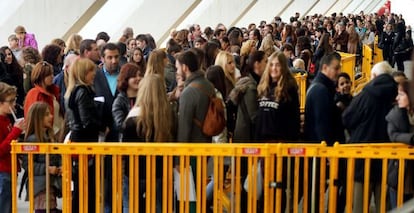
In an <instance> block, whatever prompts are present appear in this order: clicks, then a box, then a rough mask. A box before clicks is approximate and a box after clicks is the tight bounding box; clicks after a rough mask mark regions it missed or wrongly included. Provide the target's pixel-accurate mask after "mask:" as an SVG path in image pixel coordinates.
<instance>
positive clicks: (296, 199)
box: [12, 142, 414, 212]
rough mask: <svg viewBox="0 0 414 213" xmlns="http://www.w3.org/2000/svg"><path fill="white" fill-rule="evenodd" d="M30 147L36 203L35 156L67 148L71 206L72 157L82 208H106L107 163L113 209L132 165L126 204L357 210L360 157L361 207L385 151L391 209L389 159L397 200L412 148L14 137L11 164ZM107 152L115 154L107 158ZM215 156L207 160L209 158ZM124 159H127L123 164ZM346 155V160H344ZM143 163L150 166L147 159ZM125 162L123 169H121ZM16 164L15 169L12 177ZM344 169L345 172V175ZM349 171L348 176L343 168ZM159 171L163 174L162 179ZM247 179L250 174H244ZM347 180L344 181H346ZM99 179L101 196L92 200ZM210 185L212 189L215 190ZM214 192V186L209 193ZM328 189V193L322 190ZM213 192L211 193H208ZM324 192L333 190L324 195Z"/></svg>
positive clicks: (65, 174) (65, 202) (66, 198)
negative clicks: (341, 207)
mask: <svg viewBox="0 0 414 213" xmlns="http://www.w3.org/2000/svg"><path fill="white" fill-rule="evenodd" d="M22 154H27V155H28V162H29V163H28V165H29V166H28V168H29V170H28V172H29V179H28V180H29V181H28V184H29V203H30V205H29V206H30V208H29V210H30V211H31V212H33V210H34V203H33V202H34V196H35V195H34V192H33V185H34V178H35V177H34V176H33V171H32V168H33V156H34V155H38V154H58V155H61V156H62V195H63V196H62V209H63V212H72V211H73V209H72V191H71V182H72V178H73V177H72V169H73V160H74V159H77V161H78V171H79V172H78V174H77V175H78V178H79V196H78V199H79V208H80V209H79V212H88V205H94V206H95V210H96V212H102V211H103V208H104V207H103V202H104V201H103V200H104V199H103V194H104V193H103V192H104V190H103V189H104V187H108V186H103V183H104V182H105V178H108V177H104V175H103V174H104V172H103V170H105V169H108V166H111V167H112V175H111V178H112V186H111V188H112V194H110V196H111V197H112V212H122V208H123V205H122V200H123V199H122V196H123V187H122V186H123V184H124V183H123V182H122V176H123V175H124V174H125V170H129V186H128V191H129V192H128V194H129V198H128V203H129V212H140V211H139V210H140V209H142V208H143V205H144V206H145V211H146V212H156V210H161V212H208V211H212V212H242V210H243V212H256V211H259V210H260V211H262V212H284V211H285V210H286V209H287V210H289V211H293V212H299V211H300V210H302V211H301V212H324V211H325V203H327V207H328V208H327V211H328V212H337V208H338V202H339V201H340V199H342V201H344V202H345V203H346V204H345V206H346V207H345V210H346V212H352V207H353V188H354V184H355V180H354V175H355V162H356V160H358V159H364V160H365V162H364V165H365V168H364V170H365V177H364V182H363V210H364V212H368V205H369V202H370V197H371V195H370V194H369V191H370V190H369V188H368V187H369V182H370V174H371V173H372V172H370V166H371V160H374V159H380V160H381V162H382V172H381V173H378V174H375V175H378V176H379V177H380V180H381V182H380V184H381V197H380V203H378V204H377V206H378V207H379V208H380V211H381V212H385V211H386V205H385V203H386V202H385V201H386V196H385V195H386V191H387V173H388V167H387V165H388V161H389V160H392V159H397V160H398V161H399V168H398V187H397V189H396V191H397V195H398V201H397V205H398V207H401V206H402V205H403V193H404V187H403V186H404V172H405V166H404V165H405V161H406V160H412V159H414V150H413V149H411V148H410V147H409V146H407V145H404V144H396V143H391V144H351V145H348V144H346V145H341V144H335V145H334V146H333V147H328V146H326V144H325V143H321V144H306V143H304V144H282V143H277V144H193V143H69V144H50V143H16V142H13V143H12V168H16V167H17V163H18V155H22ZM104 156H112V158H111V165H105V167H104V160H103V158H104ZM210 160H212V162H211V163H210V165H212V168H208V167H209V166H208V165H209V163H208V162H209V161H210ZM91 161H93V162H94V165H95V170H94V171H95V174H96V175H95V180H94V182H92V183H90V182H88V177H89V175H91V174H88V166H89V165H90V162H91ZM125 162H129V165H128V167H125ZM342 162H346V163H347V165H346V167H341V166H340V165H341V163H342ZM143 165H145V168H142V166H143ZM123 167H124V169H122V168H123ZM16 172H17V171H15V170H13V174H12V177H16V176H17V174H16ZM340 175H342V177H340ZM344 175H345V176H344ZM157 178H158V180H157ZM341 178H342V179H344V180H346V185H344V186H346V187H345V188H342V189H341V190H340V191H342V193H345V195H346V196H345V198H338V197H337V195H338V190H339V187H341V184H340V179H341ZM246 179H248V181H246ZM344 183H345V182H344ZM16 184H17V180H16V179H15V178H13V180H12V194H13V205H12V206H13V212H17V190H16V189H17V186H16ZM90 184H94V186H95V194H96V202H95V203H90V202H88V201H89V199H90V197H89V196H88V194H89V192H88V189H89V186H90ZM211 189H212V190H211ZM211 193H212V194H211ZM326 193H327V196H325V194H326ZM211 195H212V196H211ZM325 197H328V199H326V198H325Z"/></svg>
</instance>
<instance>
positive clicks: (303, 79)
mask: <svg viewBox="0 0 414 213" xmlns="http://www.w3.org/2000/svg"><path fill="white" fill-rule="evenodd" d="M307 78H308V75H307V74H303V75H302V74H300V73H298V74H296V75H295V79H296V83H297V84H298V88H299V103H300V112H301V113H304V112H305V102H306V84H307Z"/></svg>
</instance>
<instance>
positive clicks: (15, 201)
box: [11, 140, 17, 213]
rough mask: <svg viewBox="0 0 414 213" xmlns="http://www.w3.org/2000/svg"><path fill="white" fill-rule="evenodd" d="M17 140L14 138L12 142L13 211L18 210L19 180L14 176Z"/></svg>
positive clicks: (15, 174) (14, 212) (15, 173)
mask: <svg viewBox="0 0 414 213" xmlns="http://www.w3.org/2000/svg"><path fill="white" fill-rule="evenodd" d="M16 143H17V141H15V140H13V141H12V142H11V168H12V171H11V176H12V177H13V178H11V182H12V185H11V187H12V212H13V213H16V212H17V180H16V178H14V177H17V170H16V168H17V153H16V147H15V145H16Z"/></svg>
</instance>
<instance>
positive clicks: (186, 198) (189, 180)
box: [184, 156, 193, 213]
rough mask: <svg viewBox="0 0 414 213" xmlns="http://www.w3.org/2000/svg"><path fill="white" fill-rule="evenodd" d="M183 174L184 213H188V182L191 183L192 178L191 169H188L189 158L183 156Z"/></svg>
mask: <svg viewBox="0 0 414 213" xmlns="http://www.w3.org/2000/svg"><path fill="white" fill-rule="evenodd" d="M185 159H186V160H185V165H184V166H185V169H184V170H185V173H184V177H185V181H186V183H185V196H184V197H185V212H186V213H189V212H190V182H191V178H193V177H192V176H191V175H190V174H192V173H190V171H191V168H190V156H185Z"/></svg>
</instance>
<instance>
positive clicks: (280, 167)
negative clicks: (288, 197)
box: [276, 144, 286, 212]
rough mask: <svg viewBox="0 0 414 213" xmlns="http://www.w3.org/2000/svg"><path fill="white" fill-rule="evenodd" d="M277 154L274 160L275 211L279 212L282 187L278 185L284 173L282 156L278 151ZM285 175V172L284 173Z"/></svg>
mask: <svg viewBox="0 0 414 213" xmlns="http://www.w3.org/2000/svg"><path fill="white" fill-rule="evenodd" d="M279 150H280V144H279ZM278 154H279V155H277V160H276V164H277V166H276V185H277V187H276V212H281V211H282V208H281V207H282V193H283V192H282V188H281V187H279V186H278V185H279V184H280V183H282V181H283V180H282V177H283V175H284V174H282V171H283V157H282V155H281V154H280V153H278ZM285 175H286V174H285Z"/></svg>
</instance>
